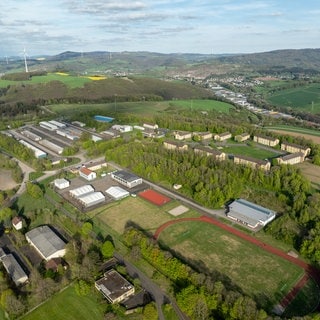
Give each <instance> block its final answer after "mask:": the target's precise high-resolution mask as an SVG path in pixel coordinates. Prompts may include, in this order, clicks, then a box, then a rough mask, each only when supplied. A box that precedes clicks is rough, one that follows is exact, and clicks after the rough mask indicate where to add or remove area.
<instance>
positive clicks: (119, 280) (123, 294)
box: [95, 270, 134, 303]
mask: <svg viewBox="0 0 320 320" xmlns="http://www.w3.org/2000/svg"><path fill="white" fill-rule="evenodd" d="M95 287H96V289H97V290H99V291H100V292H101V293H102V294H103V296H104V297H105V298H106V299H107V300H108V301H109V302H110V303H120V302H121V301H124V300H125V299H126V298H128V297H129V296H131V295H133V294H134V286H133V285H132V284H131V283H130V282H129V281H127V280H126V279H125V278H124V277H123V276H122V275H120V274H119V273H118V272H117V271H115V270H109V271H107V272H105V274H104V276H103V278H101V279H99V280H98V281H96V282H95Z"/></svg>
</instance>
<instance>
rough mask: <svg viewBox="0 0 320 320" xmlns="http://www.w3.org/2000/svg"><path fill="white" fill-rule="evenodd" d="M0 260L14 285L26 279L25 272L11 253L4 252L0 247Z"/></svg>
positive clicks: (22, 282) (20, 283)
mask: <svg viewBox="0 0 320 320" xmlns="http://www.w3.org/2000/svg"><path fill="white" fill-rule="evenodd" d="M0 255H1V257H0V261H1V262H2V264H3V266H4V268H5V269H6V271H7V273H8V275H9V276H10V278H11V279H12V281H13V282H14V283H15V285H16V286H19V285H22V284H24V283H25V282H26V281H27V280H28V276H27V274H26V273H25V272H24V270H23V269H22V267H21V266H20V264H19V263H18V261H17V260H16V258H15V257H14V255H13V254H12V253H9V254H5V253H4V251H3V249H2V248H1V254H0Z"/></svg>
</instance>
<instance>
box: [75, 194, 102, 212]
mask: <svg viewBox="0 0 320 320" xmlns="http://www.w3.org/2000/svg"><path fill="white" fill-rule="evenodd" d="M77 199H78V200H79V201H80V202H81V204H82V205H83V206H84V207H85V208H88V207H92V206H94V205H96V204H99V203H102V202H104V201H105V200H106V198H105V196H104V194H103V193H102V192H90V193H87V194H85V195H82V196H80V197H78V198H77Z"/></svg>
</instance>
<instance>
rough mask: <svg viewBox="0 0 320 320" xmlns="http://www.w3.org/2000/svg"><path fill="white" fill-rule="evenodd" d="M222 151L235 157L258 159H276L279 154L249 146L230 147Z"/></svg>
mask: <svg viewBox="0 0 320 320" xmlns="http://www.w3.org/2000/svg"><path fill="white" fill-rule="evenodd" d="M220 151H223V152H225V153H228V154H233V155H242V156H248V157H252V158H256V159H261V160H263V159H271V158H274V157H277V156H278V155H279V154H278V153H276V152H273V151H269V150H266V149H262V148H260V147H255V146H248V145H245V144H244V145H241V146H240V145H234V146H232V145H229V146H226V147H223V149H221V150H220Z"/></svg>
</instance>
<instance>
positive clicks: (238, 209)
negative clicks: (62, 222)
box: [227, 199, 276, 228]
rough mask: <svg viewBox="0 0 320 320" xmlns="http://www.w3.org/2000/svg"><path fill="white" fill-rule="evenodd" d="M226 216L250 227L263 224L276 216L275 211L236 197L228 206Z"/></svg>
mask: <svg viewBox="0 0 320 320" xmlns="http://www.w3.org/2000/svg"><path fill="white" fill-rule="evenodd" d="M227 216H228V217H229V218H231V219H233V220H236V221H238V222H240V223H242V224H244V225H246V226H248V227H250V228H256V227H258V226H265V225H267V224H268V223H269V222H271V221H272V220H273V219H274V218H275V217H276V212H275V211H273V210H270V209H267V208H264V207H262V206H259V205H257V204H255V203H252V202H249V201H247V200H244V199H237V200H235V201H233V202H232V203H231V204H230V205H229V206H228V212H227Z"/></svg>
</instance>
